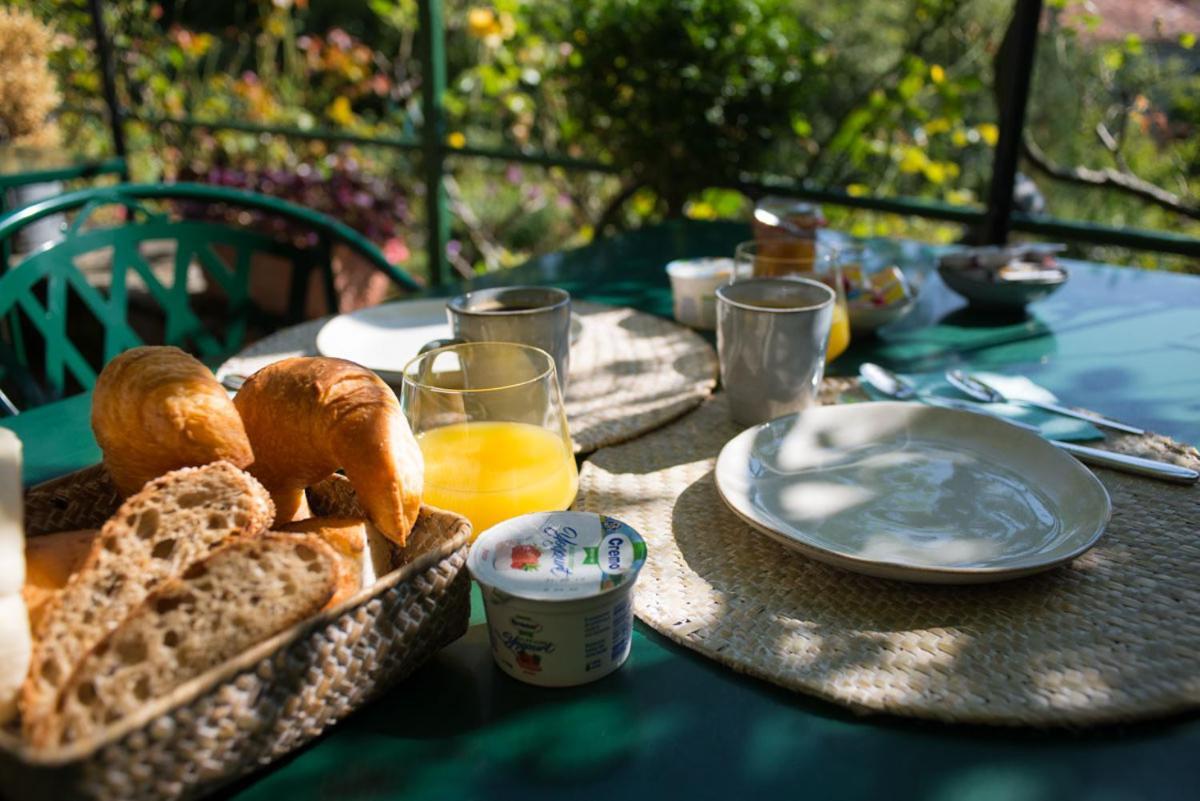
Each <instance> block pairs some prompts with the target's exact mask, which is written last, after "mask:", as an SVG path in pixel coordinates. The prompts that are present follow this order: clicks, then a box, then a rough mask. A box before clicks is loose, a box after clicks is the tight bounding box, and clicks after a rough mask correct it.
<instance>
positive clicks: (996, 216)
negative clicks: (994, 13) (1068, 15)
mask: <svg viewBox="0 0 1200 801" xmlns="http://www.w3.org/2000/svg"><path fill="white" fill-rule="evenodd" d="M1041 18H1042V0H1017V4H1016V8H1015V9H1014V10H1013V19H1012V22H1011V23H1010V24H1009V26H1008V31H1007V33H1005V34H1004V41H1003V42H1002V43H1001V45H1000V50H1001V53H1000V54H999V55H998V56H997V58H996V60H995V64H996V75H995V76H994V77H993V80H994V81H995V83H996V105H997V109H996V110H997V112H998V113H999V119H1000V137H999V139H998V141H997V142H996V154H995V157H994V158H993V160H992V182H991V186H989V187H988V204H987V219H986V221H985V222H984V228H983V236H984V241H985V242H986V243H988V244H992V245H1002V244H1004V242H1005V241H1006V240H1007V239H1008V232H1009V229H1010V226H1011V225H1012V220H1011V217H1012V211H1013V186H1014V184H1015V183H1016V180H1017V161H1018V159H1019V158H1020V156H1021V135H1022V131H1023V130H1024V128H1025V107H1026V105H1027V104H1028V102H1029V84H1030V82H1031V79H1032V77H1033V58H1034V54H1035V52H1036V48H1037V34H1038V22H1039V21H1040V20H1041ZM1004 73H1007V74H1004Z"/></svg>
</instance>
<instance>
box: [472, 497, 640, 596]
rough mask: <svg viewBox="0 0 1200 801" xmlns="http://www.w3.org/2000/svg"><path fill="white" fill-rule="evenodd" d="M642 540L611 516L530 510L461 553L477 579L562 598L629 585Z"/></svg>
mask: <svg viewBox="0 0 1200 801" xmlns="http://www.w3.org/2000/svg"><path fill="white" fill-rule="evenodd" d="M645 561H646V541H645V540H643V539H642V536H641V535H640V534H638V533H637V532H636V531H634V530H633V529H632V528H630V527H629V526H627V525H626V524H625V523H622V522H621V521H620V520H617V519H616V518H615V517H608V516H607V515H599V514H594V513H591V512H534V513H532V514H527V515H521V516H520V517H514V518H513V519H512V520H507V521H505V522H503V523H500V524H498V525H495V526H493V527H492V528H490V529H488V530H487V531H485V532H483V534H481V535H479V539H477V540H475V542H474V544H473V545H471V552H470V554H469V555H468V557H467V566H468V567H469V568H470V570H471V575H473V576H474V577H475V580H476V581H478V582H479V583H480V584H484V585H487V586H489V587H494V588H496V589H498V590H500V591H501V592H505V593H508V594H509V595H513V596H516V597H518V598H527V599H530V600H544V601H559V600H561V601H567V600H577V599H580V598H591V597H594V596H597V595H602V594H604V593H606V592H609V591H611V590H614V589H616V588H617V587H620V586H622V585H627V584H632V583H633V581H634V579H635V578H637V574H638V571H639V570H641V568H642V565H643V564H644V563H645Z"/></svg>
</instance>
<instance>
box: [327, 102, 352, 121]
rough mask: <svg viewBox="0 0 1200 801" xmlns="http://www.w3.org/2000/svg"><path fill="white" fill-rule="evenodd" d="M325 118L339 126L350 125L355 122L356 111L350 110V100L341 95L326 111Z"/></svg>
mask: <svg viewBox="0 0 1200 801" xmlns="http://www.w3.org/2000/svg"><path fill="white" fill-rule="evenodd" d="M325 116H326V117H328V118H329V119H331V120H333V121H334V122H336V123H337V124H338V125H350V124H351V123H353V122H354V110H353V109H352V108H350V98H348V97H346V96H345V95H339V96H338V97H337V98H335V99H334V101H333V102H332V103H330V104H329V107H328V108H326V109H325Z"/></svg>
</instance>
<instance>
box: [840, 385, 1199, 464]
mask: <svg viewBox="0 0 1200 801" xmlns="http://www.w3.org/2000/svg"><path fill="white" fill-rule="evenodd" d="M858 377H859V379H860V380H862V382H863V383H864V384H868V385H870V386H871V387H872V388H873V389H874V390H875V391H876V392H878V393H879V394H881V395H886V396H887V397H889V398H894V399H896V400H918V399H919V400H923V401H925V402H926V403H929V404H931V405H933V406H943V407H946V408H949V409H959V410H961V411H966V412H972V413H974V414H985V415H987V416H988V417H993V418H996V419H998V420H1003V421H1004V422H1006V423H1008V424H1010V425H1014V426H1016V427H1017V428H1023V429H1025V430H1026V431H1031V432H1033V433H1035V434H1037V435H1038V436H1040V437H1042V439H1044V440H1046V441H1047V442H1049V443H1050V444H1051V445H1053V446H1054V447H1056V448H1058V449H1059V450H1061V451H1065V452H1066V453H1069V454H1071V455H1072V456H1074V457H1075V458H1076V459H1078V460H1079V461H1081V462H1083V463H1084V464H1089V465H1093V466H1095V467H1107V468H1108V469H1110V470H1119V471H1121V472H1124V473H1132V474H1134V475H1138V476H1146V477H1148V478H1157V479H1161V480H1163V481H1171V482H1174V483H1176V484H1195V483H1196V480H1197V479H1200V473H1198V472H1196V471H1195V470H1190V469H1188V468H1186V467H1180V466H1179V465H1175V464H1171V463H1170V462H1158V461H1155V460H1153V459H1143V458H1142V457H1140V456H1128V455H1126V454H1124V453H1114V452H1113V451H1103V450H1100V449H1099V448H1089V447H1087V446H1086V445H1076V444H1075V443H1073V442H1061V441H1059V440H1056V439H1049V438H1048V437H1046V436H1045V435H1044V434H1042V432H1041V431H1040V430H1038V428H1037V427H1036V426H1031V425H1028V424H1027V423H1021V422H1018V421H1016V420H1009V419H1007V418H1003V417H998V416H997V415H993V414H989V413H988V412H987V411H985V410H984V409H981V408H979V407H976V406H972V405H970V404H967V403H966V402H964V401H956V400H954V399H953V398H939V397H936V396H932V395H926V396H924V397H922V396H921V395H920V393H919V392H917V389H916V388H915V387H914V386H913V385H912V384H911V383H909V382H908V381H906V380H905V379H903V378H901V377H900V376H898V375H896V374H895V373H893V372H892V371H891V370H888V369H887V368H886V367H881V366H879V365H878V364H874V363H872V362H863V364H862V366H860V367H859V368H858Z"/></svg>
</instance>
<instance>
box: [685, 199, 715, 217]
mask: <svg viewBox="0 0 1200 801" xmlns="http://www.w3.org/2000/svg"><path fill="white" fill-rule="evenodd" d="M685 214H686V215H687V216H688V217H690V218H691V219H693V220H715V219H716V218H717V210H716V209H714V208H713V206H712V204H711V203H705V202H704V201H703V200H698V201H696V202H695V203H689V204H688V206H687V209H686V210H685Z"/></svg>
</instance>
